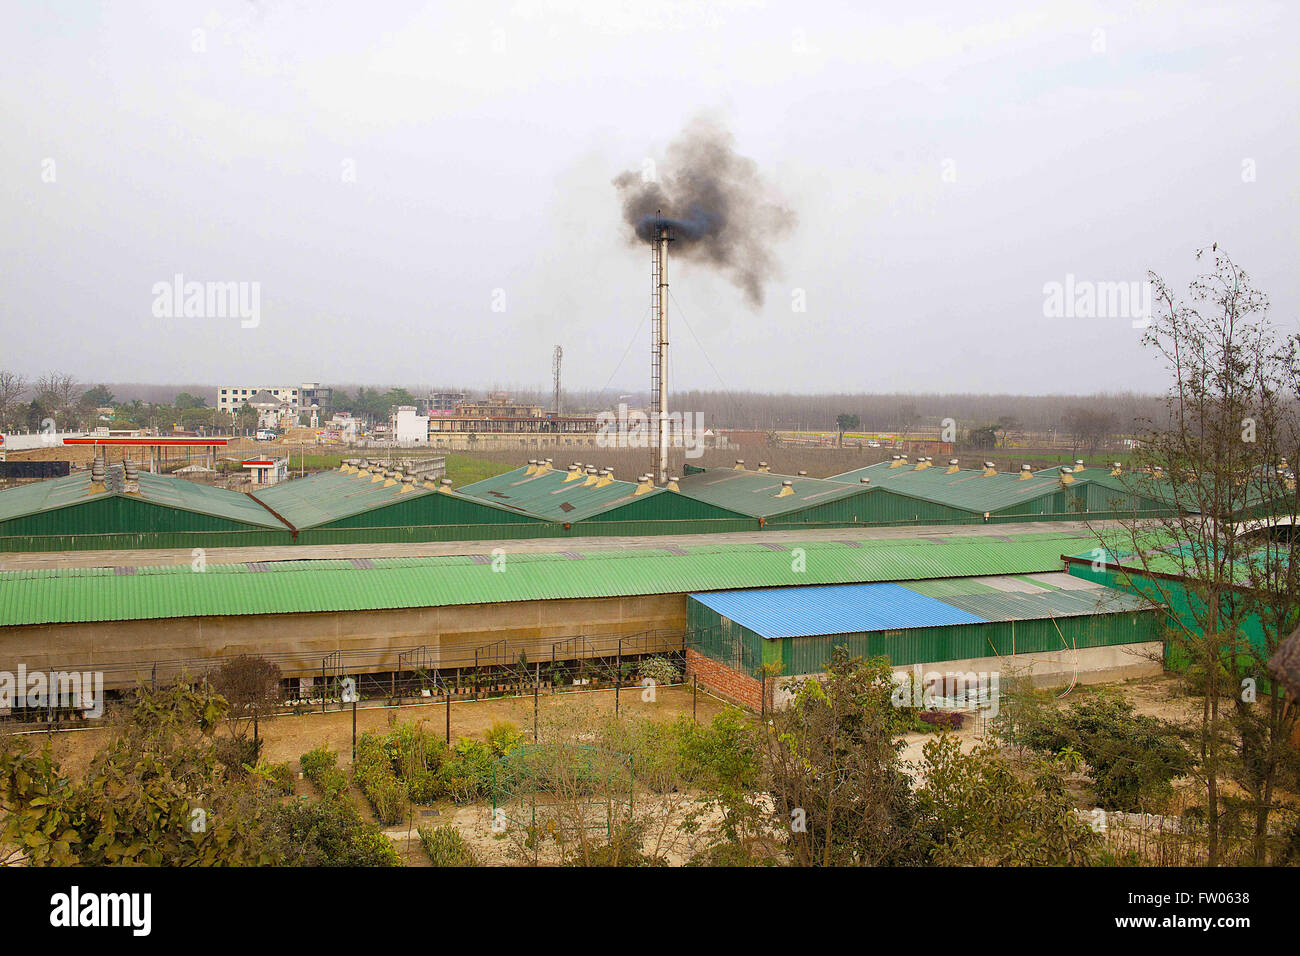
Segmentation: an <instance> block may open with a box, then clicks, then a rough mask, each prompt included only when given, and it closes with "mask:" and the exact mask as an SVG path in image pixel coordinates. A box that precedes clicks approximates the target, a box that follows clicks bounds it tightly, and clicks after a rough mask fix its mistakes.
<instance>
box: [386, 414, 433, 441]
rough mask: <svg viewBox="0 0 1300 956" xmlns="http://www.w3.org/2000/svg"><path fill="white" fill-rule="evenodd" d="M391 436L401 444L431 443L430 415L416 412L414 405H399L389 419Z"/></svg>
mask: <svg viewBox="0 0 1300 956" xmlns="http://www.w3.org/2000/svg"><path fill="white" fill-rule="evenodd" d="M389 425H390V426H391V429H390V436H391V438H392V439H393V441H395V442H397V444H399V445H427V444H429V416H428V415H419V414H416V411H415V406H414V405H398V406H396V407H395V408H394V409H393V414H392V417H391V418H390V419H389Z"/></svg>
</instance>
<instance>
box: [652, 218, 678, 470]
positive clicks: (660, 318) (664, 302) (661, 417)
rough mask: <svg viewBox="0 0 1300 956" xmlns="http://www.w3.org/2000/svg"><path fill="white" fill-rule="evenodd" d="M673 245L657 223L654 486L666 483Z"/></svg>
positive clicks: (654, 249)
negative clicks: (669, 285)
mask: <svg viewBox="0 0 1300 956" xmlns="http://www.w3.org/2000/svg"><path fill="white" fill-rule="evenodd" d="M660 215H662V210H661V211H660ZM672 241H673V237H672V232H671V230H670V229H669V227H668V226H667V225H666V224H665V223H664V222H663V221H662V220H660V221H659V223H658V224H657V225H656V226H655V239H654V243H653V244H652V246H651V250H652V251H651V262H650V280H651V285H650V304H651V315H652V319H651V328H650V335H651V355H650V401H651V406H652V407H653V408H654V410H655V412H656V414H657V418H658V426H659V440H658V442H657V447H656V451H655V465H654V475H655V484H657V485H666V484H667V483H668V243H670V242H672Z"/></svg>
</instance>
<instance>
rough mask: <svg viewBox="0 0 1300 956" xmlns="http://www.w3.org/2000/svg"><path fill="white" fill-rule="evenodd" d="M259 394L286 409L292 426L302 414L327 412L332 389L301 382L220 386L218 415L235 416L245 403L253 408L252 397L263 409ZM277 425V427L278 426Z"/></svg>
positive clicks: (263, 400)
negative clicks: (320, 410) (227, 414)
mask: <svg viewBox="0 0 1300 956" xmlns="http://www.w3.org/2000/svg"><path fill="white" fill-rule="evenodd" d="M262 393H267V394H269V395H271V396H272V397H273V398H274V399H276V401H277V404H278V405H282V406H285V407H286V408H287V409H288V414H287V415H285V416H283V417H284V418H286V419H288V418H293V419H294V423H296V420H297V418H298V415H299V414H300V413H301V412H311V411H312V409H314V408H316V409H320V408H329V407H330V406H331V405H332V404H334V389H332V388H329V387H327V386H324V385H321V384H320V383H319V382H303V383H302V384H301V385H249V386H244V385H223V386H222V387H221V388H218V389H217V406H216V407H217V411H219V412H229V413H230V414H232V415H234V414H235V413H237V412H238V411H239V410H240V409H241V408H243V407H244V405H245V403H247V404H249V405H253V404H254V403H253V401H252V399H253V398H255V397H258V398H259V399H260V403H261V404H263V405H265V404H266V399H265V397H264V396H263V394H262ZM317 418H318V416H317V414H316V413H315V412H313V413H312V420H313V423H315V422H316V420H317ZM287 423H288V422H287V421H286V424H287ZM276 424H277V425H278V424H279V422H277V423H276Z"/></svg>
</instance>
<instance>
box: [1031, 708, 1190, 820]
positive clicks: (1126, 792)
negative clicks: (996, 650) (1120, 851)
mask: <svg viewBox="0 0 1300 956" xmlns="http://www.w3.org/2000/svg"><path fill="white" fill-rule="evenodd" d="M1018 735H1019V740H1020V742H1023V743H1024V744H1025V745H1026V746H1028V747H1031V748H1033V749H1035V750H1039V751H1043V752H1045V753H1048V754H1059V753H1062V752H1065V751H1072V752H1077V753H1078V754H1079V755H1080V756H1081V757H1082V758H1083V760H1084V761H1085V762H1086V763H1087V766H1088V772H1089V774H1090V776H1091V777H1092V780H1093V787H1094V790H1095V791H1096V796H1097V802H1098V804H1100V805H1101V806H1102V807H1104V808H1106V809H1107V810H1125V811H1137V810H1147V811H1150V810H1154V809H1157V807H1158V804H1159V802H1160V801H1161V800H1162V799H1164V798H1165V797H1167V796H1169V794H1170V793H1171V792H1172V781H1173V780H1174V779H1175V778H1176V777H1179V776H1182V775H1183V774H1186V773H1188V772H1190V771H1191V769H1192V768H1193V766H1194V761H1193V759H1192V754H1191V752H1190V751H1189V750H1188V749H1187V747H1186V745H1184V744H1183V743H1182V741H1181V740H1179V738H1178V730H1177V728H1176V727H1174V726H1172V725H1171V724H1168V723H1166V722H1165V721H1163V720H1160V719H1158V718H1155V717H1148V716H1146V715H1143V714H1138V713H1136V712H1135V711H1134V708H1133V705H1132V704H1131V703H1130V702H1129V701H1127V700H1125V699H1124V698H1123V697H1121V696H1120V695H1119V694H1118V693H1116V692H1115V691H1112V690H1108V689H1101V690H1098V691H1097V692H1096V693H1093V694H1090V695H1088V696H1087V697H1086V698H1085V699H1083V700H1082V701H1079V702H1078V703H1076V704H1074V705H1073V706H1072V707H1070V709H1069V710H1066V711H1061V710H1058V709H1057V708H1056V707H1055V706H1053V705H1046V706H1043V707H1042V708H1041V709H1040V710H1039V711H1038V712H1037V713H1036V714H1033V715H1028V714H1021V715H1020V728H1019V730H1018Z"/></svg>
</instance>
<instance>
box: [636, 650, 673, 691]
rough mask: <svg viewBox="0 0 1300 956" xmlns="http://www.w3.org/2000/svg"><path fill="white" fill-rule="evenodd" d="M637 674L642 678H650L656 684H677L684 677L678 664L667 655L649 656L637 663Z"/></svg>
mask: <svg viewBox="0 0 1300 956" xmlns="http://www.w3.org/2000/svg"><path fill="white" fill-rule="evenodd" d="M637 676H638V677H640V678H641V679H642V680H645V679H646V678H649V679H650V680H652V681H654V682H655V683H656V684H658V685H660V686H663V685H666V684H676V683H678V682H679V681H680V680H681V679H682V675H681V671H680V670H678V668H677V665H676V664H675V663H673V662H672V661H671V660H669V659H668V658H667V657H659V656H655V657H647V658H645V659H644V660H642V661H641V663H640V664H638V665H637Z"/></svg>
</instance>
